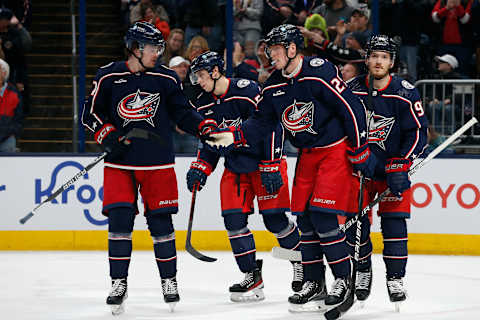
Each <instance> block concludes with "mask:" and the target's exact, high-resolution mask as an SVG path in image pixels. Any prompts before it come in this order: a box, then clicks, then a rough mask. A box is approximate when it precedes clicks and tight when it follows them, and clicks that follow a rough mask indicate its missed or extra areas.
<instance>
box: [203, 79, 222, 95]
mask: <svg viewBox="0 0 480 320" xmlns="http://www.w3.org/2000/svg"><path fill="white" fill-rule="evenodd" d="M220 78H221V76H220V77H218V78H217V79H214V78H213V77H212V76H211V75H210V79H212V80H213V88H212V90H210V91H206V92H207V93H213V92H215V87H216V86H217V81H218V79H220Z"/></svg>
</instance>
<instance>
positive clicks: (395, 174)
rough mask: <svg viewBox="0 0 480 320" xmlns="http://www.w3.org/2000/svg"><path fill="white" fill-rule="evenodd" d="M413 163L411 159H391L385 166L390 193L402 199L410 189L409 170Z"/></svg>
mask: <svg viewBox="0 0 480 320" xmlns="http://www.w3.org/2000/svg"><path fill="white" fill-rule="evenodd" d="M411 165H412V162H411V161H410V160H409V159H403V158H390V159H388V160H387V164H386V165H385V173H386V174H387V186H388V188H389V189H390V192H391V193H392V194H393V195H394V196H396V197H397V198H400V197H401V196H402V193H403V192H404V191H405V190H407V189H408V188H410V185H411V183H410V179H409V178H408V170H410V166H411Z"/></svg>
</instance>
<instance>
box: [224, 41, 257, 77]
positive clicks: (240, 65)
mask: <svg viewBox="0 0 480 320" xmlns="http://www.w3.org/2000/svg"><path fill="white" fill-rule="evenodd" d="M226 54H227V52H226V50H225V55H226ZM224 61H227V59H226V57H224ZM232 63H233V77H235V78H243V79H249V80H253V81H257V82H258V71H257V68H256V67H255V65H253V64H251V63H247V62H246V61H245V51H244V49H243V47H242V45H241V44H240V43H239V42H237V41H236V42H235V43H234V44H233V53H232Z"/></svg>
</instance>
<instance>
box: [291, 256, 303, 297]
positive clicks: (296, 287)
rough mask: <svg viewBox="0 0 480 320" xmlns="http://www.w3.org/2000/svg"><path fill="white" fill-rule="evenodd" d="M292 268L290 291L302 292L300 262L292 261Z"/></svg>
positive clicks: (301, 268) (301, 267)
mask: <svg viewBox="0 0 480 320" xmlns="http://www.w3.org/2000/svg"><path fill="white" fill-rule="evenodd" d="M292 267H293V280H292V290H293V291H294V292H299V291H300V290H302V286H303V266H302V263H301V262H300V261H292Z"/></svg>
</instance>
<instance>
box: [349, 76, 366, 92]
mask: <svg viewBox="0 0 480 320" xmlns="http://www.w3.org/2000/svg"><path fill="white" fill-rule="evenodd" d="M345 83H346V84H347V85H348V87H349V88H350V90H352V91H362V90H363V89H364V88H362V77H361V76H356V77H355V78H352V79H350V80H347V81H346V82H345Z"/></svg>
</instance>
